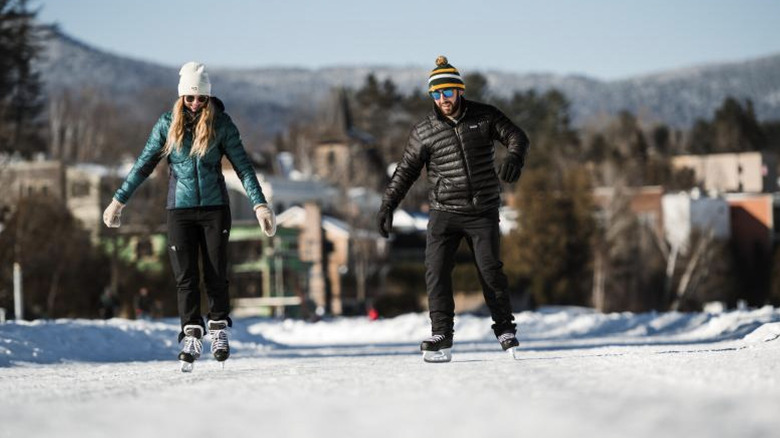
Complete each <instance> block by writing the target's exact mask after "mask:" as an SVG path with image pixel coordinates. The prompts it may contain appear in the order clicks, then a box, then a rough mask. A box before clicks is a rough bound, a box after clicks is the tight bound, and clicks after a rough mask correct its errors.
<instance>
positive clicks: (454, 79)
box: [428, 55, 466, 93]
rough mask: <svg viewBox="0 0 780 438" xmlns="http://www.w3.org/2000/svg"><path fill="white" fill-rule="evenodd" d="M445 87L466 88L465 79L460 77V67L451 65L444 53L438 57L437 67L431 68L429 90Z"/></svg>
mask: <svg viewBox="0 0 780 438" xmlns="http://www.w3.org/2000/svg"><path fill="white" fill-rule="evenodd" d="M445 88H460V89H461V90H465V89H466V85H465V84H463V79H461V78H460V72H458V69H457V68H455V67H453V66H451V65H450V63H449V62H448V61H447V58H446V57H445V56H443V55H441V56H439V57H438V58H436V68H434V69H433V70H431V75H430V76H429V77H428V92H429V93H430V92H431V91H436V90H443V89H445Z"/></svg>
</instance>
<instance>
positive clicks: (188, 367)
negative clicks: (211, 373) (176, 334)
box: [179, 360, 195, 373]
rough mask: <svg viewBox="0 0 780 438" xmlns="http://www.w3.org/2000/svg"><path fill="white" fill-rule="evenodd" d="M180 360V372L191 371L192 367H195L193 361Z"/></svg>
mask: <svg viewBox="0 0 780 438" xmlns="http://www.w3.org/2000/svg"><path fill="white" fill-rule="evenodd" d="M179 362H181V372H182V373H191V372H192V369H193V368H194V367H195V363H194V362H186V361H183V360H181V361H179Z"/></svg>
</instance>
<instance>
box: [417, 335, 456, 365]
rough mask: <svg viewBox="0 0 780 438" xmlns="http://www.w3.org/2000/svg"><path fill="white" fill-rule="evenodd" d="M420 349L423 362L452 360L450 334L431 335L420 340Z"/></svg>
mask: <svg viewBox="0 0 780 438" xmlns="http://www.w3.org/2000/svg"><path fill="white" fill-rule="evenodd" d="M420 350H421V351H422V353H423V360H424V361H425V362H428V363H439V362H449V361H451V360H452V335H449V336H445V335H433V336H431V337H430V338H428V339H426V340H424V341H422V343H421V344H420Z"/></svg>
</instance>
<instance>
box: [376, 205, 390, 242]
mask: <svg viewBox="0 0 780 438" xmlns="http://www.w3.org/2000/svg"><path fill="white" fill-rule="evenodd" d="M376 223H377V227H378V228H379V234H381V235H382V237H384V238H387V237H388V236H390V232H391V231H393V209H392V208H390V206H389V205H387V204H382V207H380V208H379V213H377V215H376Z"/></svg>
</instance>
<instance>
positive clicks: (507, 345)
mask: <svg viewBox="0 0 780 438" xmlns="http://www.w3.org/2000/svg"><path fill="white" fill-rule="evenodd" d="M498 342H499V343H500V344H501V348H503V349H504V351H506V352H508V353H509V355H510V356H512V358H513V359H520V352H519V351H517V347H518V346H519V345H520V342H519V341H518V340H517V337H516V336H515V334H514V333H504V334H502V335H500V336H499V337H498Z"/></svg>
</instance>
